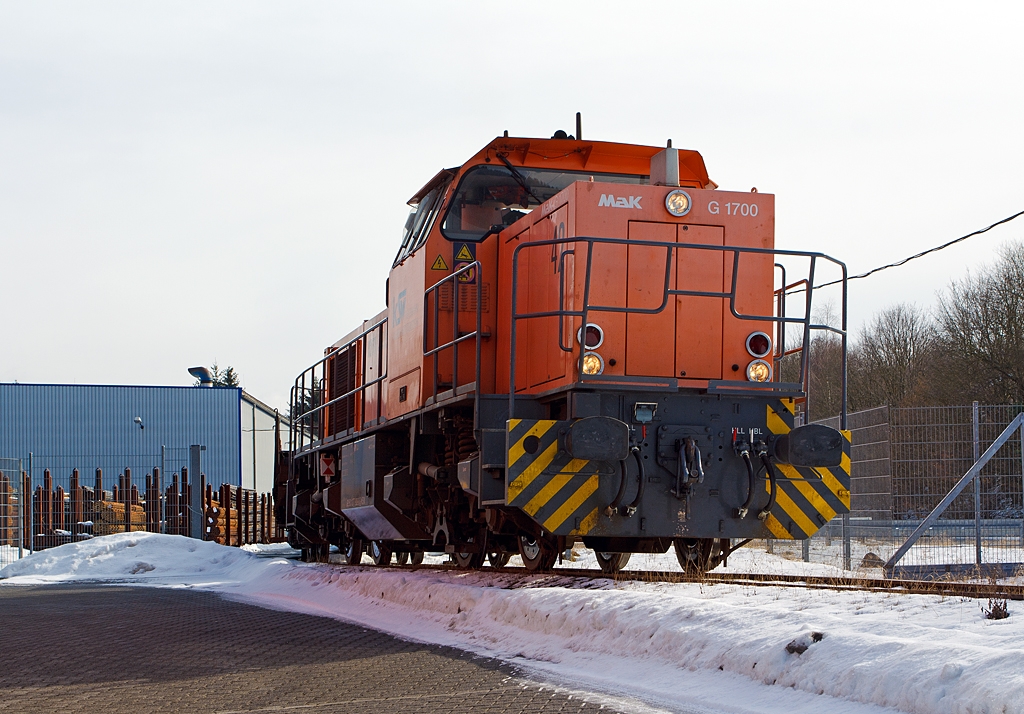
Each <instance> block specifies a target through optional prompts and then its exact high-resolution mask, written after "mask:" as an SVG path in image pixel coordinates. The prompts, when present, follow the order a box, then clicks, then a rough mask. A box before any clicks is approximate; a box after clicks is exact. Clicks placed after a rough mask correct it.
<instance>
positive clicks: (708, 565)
mask: <svg viewBox="0 0 1024 714" xmlns="http://www.w3.org/2000/svg"><path fill="white" fill-rule="evenodd" d="M674 545H675V548H676V560H678V561H679V565H680V567H681V568H682V569H683V571H684V572H686V573H689V574H690V575H697V574H700V573H706V572H708V571H709V570H714V569H715V568H716V567H718V564H719V563H720V562H721V554H722V548H721V546H720V545H719V543H718V541H717V540H715V539H714V538H676V539H675V541H674Z"/></svg>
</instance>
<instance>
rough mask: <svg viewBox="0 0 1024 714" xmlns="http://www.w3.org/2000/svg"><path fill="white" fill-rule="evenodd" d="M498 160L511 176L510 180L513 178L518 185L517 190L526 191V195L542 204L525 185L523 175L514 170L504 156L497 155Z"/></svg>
mask: <svg viewBox="0 0 1024 714" xmlns="http://www.w3.org/2000/svg"><path fill="white" fill-rule="evenodd" d="M498 158H499V159H500V160H501V163H503V164H505V167H506V168H507V169H508V170H509V172H510V173H511V174H512V178H514V179H515V180H516V183H517V184H519V188H521V189H523V190H524V191H526V194H527V195H528V196H529V197H530V198H532V199H533V200H534V201H536V202H537V203H544V202H543V201H542V200H540V199H539V198H537V196H536V195H535V194H534V193H533V191H531V190H530V187H529V186H527V185H526V179H525V178H523V175H522V174H521V173H519V170H518V169H516V167H515V166H513V165H512V164H511V162H510V161H509V160H508V159H507V158H505V155H504V154H498Z"/></svg>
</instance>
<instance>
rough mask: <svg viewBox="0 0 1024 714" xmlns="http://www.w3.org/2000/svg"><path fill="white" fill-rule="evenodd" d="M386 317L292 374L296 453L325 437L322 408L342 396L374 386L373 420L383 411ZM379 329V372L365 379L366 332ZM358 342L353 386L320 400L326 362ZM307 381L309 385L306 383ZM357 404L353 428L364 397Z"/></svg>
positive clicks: (359, 425)
mask: <svg viewBox="0 0 1024 714" xmlns="http://www.w3.org/2000/svg"><path fill="white" fill-rule="evenodd" d="M387 322H388V319H387V318H386V317H385V318H384V319H382V320H380V321H378V322H376V323H374V324H373V325H371V326H370V327H368V328H366V329H365V330H363V331H362V332H360V333H359V334H357V335H356V336H355V337H353V338H352V339H350V340H349V341H348V342H346V343H345V344H344V345H342V346H340V347H336V348H335V349H333V350H331V351H330V352H328V353H327V354H326V355H324V356H323V358H322V359H319V360H317V361H316V362H314V363H313V364H312V365H310V366H309V367H307V368H306V369H304V370H303V371H302V372H301V373H300V374H299V376H298V377H296V378H295V383H294V384H293V385H292V389H291V395H290V399H289V401H290V407H291V426H290V429H291V445H292V448H293V449H294V450H295V452H296V453H299V452H302V451H303V449H305V448H306V447H307V446H312V445H313V444H314V443H316V442H317V441H320V440H322V439H323V438H325V437H324V434H323V430H324V426H325V425H324V423H323V420H322V419H321V418H319V417H320V415H321V414H322V412H323V411H324V410H325V409H327V408H329V407H331V406H333V405H336V404H340V403H341V402H342V401H344V400H345V399H351V398H353V397H356V396H357V395H358V396H359V397H363V396H364V395H365V392H366V390H367V389H370V388H371V387H376V417H375V419H376V420H378V421H379V420H380V418H381V417H382V416H383V414H384V405H383V397H384V380H386V379H387V377H388V370H387V364H386V361H385V359H384V354H385V352H384V343H385V338H386V335H385V332H384V326H385V325H387ZM373 332H377V333H378V339H377V365H378V370H379V371H380V374H379V375H378V376H377V377H375V378H373V379H371V380H369V381H365V376H366V370H367V345H368V343H369V340H368V339H367V338H368V336H369V335H370V334H371V333H373ZM360 342H361V352H360V355H359V356H360V361H359V364H358V366H357V369H356V374H355V382H356V385H355V388H353V389H350V390H348V391H347V392H345V393H344V394H341V395H338V396H332V397H331V398H330V399H329V400H328V401H326V402H324V401H323V394H324V389H325V386H329V384H327V385H325V382H328V380H327V376H326V370H327V365H328V363H329V361H330V360H331V359H334V358H337V357H339V356H340V355H341V354H342V353H344V352H345V351H347V350H349V349H351V348H352V347H353V346H354V345H356V343H360ZM318 369H319V371H320V376H319V377H318V376H317V370H318ZM307 382H308V386H307ZM357 406H358V407H359V408H357V409H354V410H353V411H354V414H353V424H354V426H353V430H354V431H358V430H359V429H360V428H362V426H363V423H365V420H366V419H365V414H364V413H363V409H364V408H365V399H362V400H361V403H360V404H358V405H357Z"/></svg>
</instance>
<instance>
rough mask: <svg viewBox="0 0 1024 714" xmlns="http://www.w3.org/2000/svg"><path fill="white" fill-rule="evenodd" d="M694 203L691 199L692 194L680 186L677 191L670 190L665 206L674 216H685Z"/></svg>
mask: <svg viewBox="0 0 1024 714" xmlns="http://www.w3.org/2000/svg"><path fill="white" fill-rule="evenodd" d="M692 205H693V202H692V201H690V194H688V193H687V192H686V191H681V190H680V189H678V188H677V189H676V190H675V191H670V192H669V194H668V195H667V196H665V208H666V209H667V210H668V212H669V213H671V214H672V215H673V216H677V217H678V216H685V215H686V214H687V213H689V212H690V206H692Z"/></svg>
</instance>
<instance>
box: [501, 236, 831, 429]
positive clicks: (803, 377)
mask: <svg viewBox="0 0 1024 714" xmlns="http://www.w3.org/2000/svg"><path fill="white" fill-rule="evenodd" d="M580 245H585V246H586V248H587V258H586V272H585V275H584V281H583V296H582V305H581V307H580V308H579V309H567V308H566V306H565V301H566V294H565V274H566V273H565V258H566V256H567V255H572V256H574V258H573V260H574V263H575V252H576V247H577V246H580ZM599 245H615V246H624V247H650V248H657V249H662V250H664V251H665V270H664V281H663V284H662V291H661V292H662V300H661V304H660V305H658V306H657V307H651V308H637V307H633V308H631V307H625V306H622V305H600V304H592V303H591V298H590V293H591V282H592V281H591V278H592V274H593V262H594V252H595V251H594V248H595V246H599ZM561 246H567V247H568V249H567V250H564V251H562V252H561V255H560V256H559V258H558V261H557V266H558V267H557V271H558V275H559V278H558V280H559V286H558V300H559V303H558V309H557V310H542V311H533V312H520V311H519V303H518V297H519V264H520V253H521V252H522V251H525V250H536V249H541V248H547V249H549V250H552V251H555V250H557V249H558V248H559V247H561ZM682 250H703V251H716V252H719V253H723V254H731V255H732V274H731V276H730V277H729V284H730V289H729V290H728V291H725V290H722V291H714V290H681V289H677V288H673V287H672V266H673V264H674V263H675V262H677V261H676V260H675V256H676V254H677V251H682ZM744 255H765V256H772V257H773V258H774V257H777V256H786V257H791V258H802V259H806V260H808V261H809V265H808V269H807V276H806V278H804V279H803V280H800V281H797V282H795V283H793V284H792V285H788V284H786V282H785V268H783V273H782V275H783V286H782V288H781V290H782V292H783V295H785V294H787V293H789V294H796V293H799V292H804V293H805V298H804V300H803V314H802V315H801V316H789V315H787V314H786V302H785V300H784V299H782V300H778V301H777V304H779V306H780V307H779V312H778V314H773V315H756V314H745V313H741V312H740V311H739V310H738V309H737V306H736V294H737V285H738V280H739V272H740V268H739V266H740V260H741V256H744ZM819 260H821V261H826V262H828V263H830V264H832V265H834V266H836V267H838V268H839V270H840V271H841V273H842V278H841V279H840V280H839V281H837V282H838V283H839V284H840V285H841V295H842V305H841V308H840V309H841V325H840V327H838V328H837V327H832V326H831V325H825V324H816V323H814V322H813V319H812V314H813V312H812V307H813V295H814V290H815V288H814V277H815V271H816V268H817V263H818V261H819ZM774 265H775V267H781V266H780V265H779V264H778V263H774ZM846 281H847V270H846V265H845V264H844V263H842V262H841V261H838V260H836V259H835V258H832V257H830V256H828V255H825V254H824V253H817V252H810V251H789V250H775V249H768V248H745V247H739V246H715V245H703V244H697V243H666V242H663V241H649V240H632V239H627V238H596V237H590V236H575V237H568V238H553V239H550V240H539V241H531V242H528V243H523V244H521V245H519V246H516V248H515V250H514V251H513V253H512V305H511V311H512V331H511V335H510V350H511V366H510V370H509V418H512V416H513V415H514V413H515V394H516V356H517V355H516V339H517V326H518V322H519V321H520V320H529V319H538V318H550V317H557V318H558V325H559V347H560V348H561V349H562V350H563V351H566V352H571V351H574V350H578V352H579V354H578V356H577V359H576V367H577V370H576V374H577V375H578V376H577V377H576V380H575V381H576V383H577V384H586V383H588V382H589V383H601V382H603V383H614V384H617V385H620V386H626V385H636V386H641V387H643V388H645V389H669V390H675V389H678V387H679V380H677V379H676V378H675V377H642V376H632V375H630V376H627V375H604V374H593V375H588V374H584V372H583V357H584V353H585V352H586V349H585V346H584V344H583V341H582V340H581V341H580V344H579V347H578V348H573V347H572V346H571V345H570V346H566V345H565V344H563V340H562V336H563V334H564V321H565V319H566V318H569V319H572V318H578V319H579V320H580V323H581V325H587V324H588V322H589V320H588V318H589V315H590V313H595V312H600V313H625V314H633V315H654V314H659V313H661V312H663V311H664V310H665V309H666V308H667V307H668V305H669V302H670V298H671V297H673V296H677V297H708V298H719V299H721V300H728V303H729V311H730V312H731V314H732V315H733V317H735V318H738V319H741V320H752V321H761V322H771V323H773V324H774V325H777V326H779V327H780V332H781V334H783V335H784V334H785V333H784V332H783V331H782V329H781V328H784V326H785V325H786V324H789V323H794V324H799V325H801V326H802V330H803V338H802V347H801V349H802V350H803V353H802V356H801V362H800V374H799V380H798V381H797V382H793V383H787V382H779V381H774V382H770V383H767V384H763V385H762V384H756V385H755V384H754V383H751V382H746V381H740V380H721V379H719V380H709V384H708V391H709V392H720V393H722V392H728V393H736V392H740V391H752V390H755V389H756V390H757V393H758V394H764V393H769V392H770V393H773V394H776V395H778V396H802V395H803V390H804V385H805V384H806V381H807V374H808V356H809V354H810V350H809V349H808V347H809V345H810V340H811V334H812V332H815V331H824V332H831V333H834V334H836V335H838V336H839V337H840V339H841V340H842V404H843V405H845V404H846V393H847V379H846V372H847V370H846V346H847V344H846V343H847V317H846V296H847V282H846ZM800 285H804V288H803V289H802V290H797V289H796V288H797V287H799V286H800ZM777 292H778V291H774V293H775V294H777ZM773 309H774V308H773ZM779 342H780V341H779V340H776V345H777V349H778V348H784V345H782V346H781V347H780V345H779ZM794 351H795V350H794ZM776 358H778V359H781V356H780V355H776ZM779 371H781V370H776V376H779ZM841 421H842V427H841V428H845V425H846V420H845V406H844V408H843V415H842V420H841Z"/></svg>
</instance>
